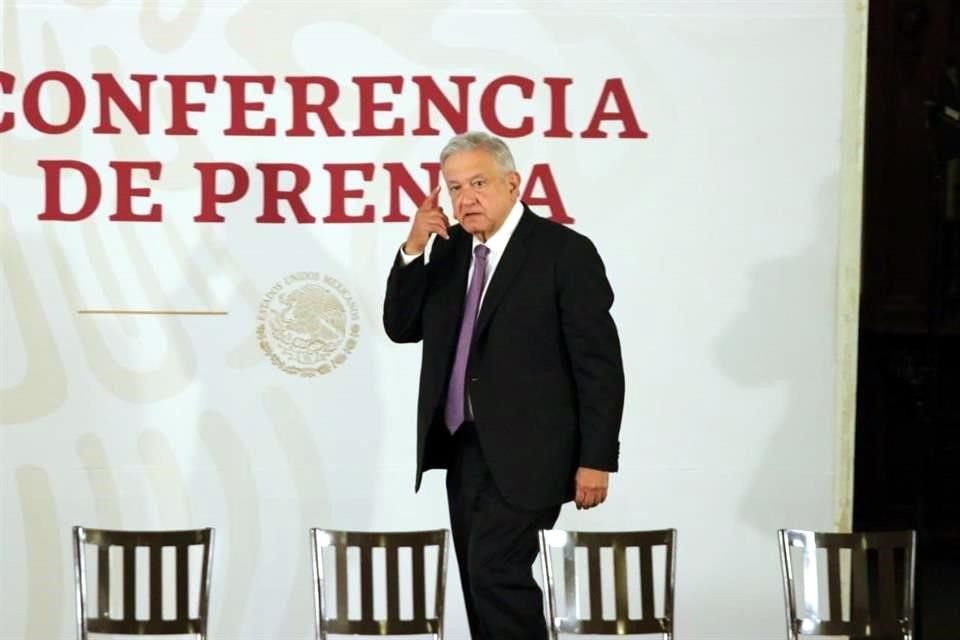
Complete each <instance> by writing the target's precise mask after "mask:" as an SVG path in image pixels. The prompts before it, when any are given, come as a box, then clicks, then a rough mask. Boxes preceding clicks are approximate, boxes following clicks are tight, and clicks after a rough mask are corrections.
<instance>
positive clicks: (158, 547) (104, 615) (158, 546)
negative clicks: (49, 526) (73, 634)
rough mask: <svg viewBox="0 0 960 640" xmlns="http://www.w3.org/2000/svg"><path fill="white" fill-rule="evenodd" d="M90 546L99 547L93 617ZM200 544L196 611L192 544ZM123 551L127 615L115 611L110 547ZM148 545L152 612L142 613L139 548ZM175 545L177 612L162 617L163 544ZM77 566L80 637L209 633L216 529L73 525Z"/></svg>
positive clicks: (124, 612)
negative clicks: (191, 587)
mask: <svg viewBox="0 0 960 640" xmlns="http://www.w3.org/2000/svg"><path fill="white" fill-rule="evenodd" d="M85 545H91V546H94V547H96V548H97V607H96V608H97V611H96V612H95V613H94V615H93V616H88V611H87V609H88V606H87V582H88V580H87V563H86V559H85V556H86V553H85ZM191 546H201V547H202V554H203V566H202V567H201V570H200V572H199V581H200V584H199V590H198V593H199V598H198V600H199V602H198V603H197V605H198V606H197V610H198V613H197V616H196V617H190V612H189V592H190V590H189V584H188V581H189V575H190V566H189V556H188V553H189V551H188V550H189V548H190V547H191ZM111 547H120V548H121V549H122V550H123V577H122V580H121V584H120V585H119V588H120V589H122V594H123V617H122V618H113V617H111V615H110V594H111V587H112V586H113V585H111V583H110V573H111V572H110V548H111ZM144 547H145V548H147V549H149V594H150V597H149V604H150V607H149V608H150V611H149V617H147V618H146V619H141V618H138V617H137V611H136V608H137V607H136V604H137V599H136V591H137V562H136V555H137V554H136V550H137V548H144ZM165 547H172V548H174V549H175V550H176V578H175V593H176V617H175V618H173V619H167V618H164V617H163V592H164V589H163V549H164V548H165ZM73 551H74V557H73V568H74V582H75V585H76V598H77V637H78V638H79V640H87V634H88V633H109V634H126V635H140V636H143V635H165V634H196V635H197V636H198V637H199V638H200V640H204V639H205V638H206V636H207V612H208V605H209V598H210V575H211V568H212V562H213V529H190V530H186V531H118V530H109V529H87V528H86V527H74V528H73Z"/></svg>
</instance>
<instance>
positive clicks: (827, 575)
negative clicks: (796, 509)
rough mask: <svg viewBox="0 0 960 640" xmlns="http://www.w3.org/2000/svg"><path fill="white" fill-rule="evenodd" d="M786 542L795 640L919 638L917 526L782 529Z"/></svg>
mask: <svg viewBox="0 0 960 640" xmlns="http://www.w3.org/2000/svg"><path fill="white" fill-rule="evenodd" d="M779 544H780V569H781V572H782V575H783V593H784V599H785V605H786V606H785V609H786V616H787V637H788V638H790V640H795V639H796V638H797V637H798V636H800V635H816V636H835V635H836V636H864V637H870V636H874V637H875V636H884V637H893V636H900V637H903V638H912V637H913V626H914V615H913V588H914V571H915V568H914V567H915V563H916V533H915V532H913V531H890V532H862V533H823V532H816V531H800V530H796V529H781V530H780V531H779ZM824 568H825V569H826V570H825V571H824ZM798 598H799V602H798ZM845 604H846V606H844V605H845Z"/></svg>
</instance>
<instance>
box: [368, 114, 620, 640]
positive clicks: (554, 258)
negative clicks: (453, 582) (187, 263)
mask: <svg viewBox="0 0 960 640" xmlns="http://www.w3.org/2000/svg"><path fill="white" fill-rule="evenodd" d="M440 164H441V170H442V172H443V177H444V181H445V182H446V184H447V188H448V190H449V193H450V198H451V201H452V202H453V207H454V211H453V215H454V217H455V218H456V220H457V221H458V222H459V224H458V225H450V224H449V223H448V219H447V216H446V214H445V213H444V211H443V210H442V209H441V208H440V207H439V206H438V204H437V195H438V192H439V186H438V187H437V188H436V189H434V190H433V192H432V193H431V194H430V197H428V198H427V200H426V201H424V203H423V204H422V205H421V206H420V208H419V210H418V211H417V213H416V216H415V217H414V220H413V224H412V226H411V229H410V233H409V236H408V237H407V240H406V242H405V243H404V244H403V246H402V247H401V249H400V251H399V252H398V254H397V257H396V260H395V262H394V265H393V268H392V269H391V271H390V276H389V279H388V281H387V292H386V299H385V301H384V310H383V323H384V328H385V329H386V332H387V335H389V336H390V338H391V339H392V340H394V341H395V342H418V341H420V340H423V357H422V362H421V370H420V397H419V404H418V409H417V479H416V488H417V489H419V487H420V480H421V477H422V474H423V472H424V471H425V470H427V469H437V468H445V469H447V497H448V502H449V510H450V522H451V529H452V532H453V540H454V546H455V548H456V554H457V562H458V565H459V568H460V576H461V583H462V587H463V593H464V598H465V600H466V606H467V615H468V618H469V623H470V631H471V635H472V637H473V638H474V640H480V639H483V640H509V639H514V638H515V639H517V640H538V639H541V638H546V626H545V624H544V617H543V607H542V593H541V592H540V590H539V588H538V587H537V585H536V583H535V582H534V580H533V576H532V571H531V565H532V563H533V561H534V559H535V558H536V555H537V551H538V542H537V531H538V530H539V529H549V528H551V527H553V525H554V523H555V522H556V520H557V516H558V515H559V513H560V506H561V504H563V503H564V502H566V501H569V500H571V499H572V500H575V502H576V504H577V507H578V508H591V507H594V506H596V505H598V504H600V503H601V502H603V501H604V499H605V498H606V495H607V485H608V473H609V472H611V471H616V470H617V462H618V460H617V459H618V453H619V443H618V440H617V438H618V433H619V430H620V419H621V414H622V411H623V395H624V380H623V365H622V362H621V356H620V342H619V339H618V337H617V330H616V327H615V326H614V323H613V320H612V318H611V317H610V313H609V310H610V306H611V305H612V304H613V292H612V291H611V289H610V285H609V283H608V282H607V277H606V274H605V272H604V267H603V262H602V261H601V259H600V256H599V255H598V254H597V251H596V249H595V248H594V246H593V244H592V243H591V242H590V241H589V240H588V239H587V238H586V237H584V236H582V235H580V234H578V233H576V232H575V231H573V230H572V229H569V228H567V227H564V226H562V225H559V224H555V223H553V222H550V221H548V220H546V219H544V218H541V217H539V216H537V215H535V214H534V213H533V212H531V211H530V209H528V208H527V207H526V205H524V204H523V203H522V202H520V200H519V195H520V175H519V174H518V173H517V171H516V169H515V168H514V162H513V157H512V155H511V154H510V151H509V149H508V148H507V146H506V145H505V144H504V143H503V141H502V140H500V139H499V138H495V137H493V136H490V135H487V134H485V133H468V134H464V135H460V136H457V137H455V138H453V139H452V140H451V141H450V142H449V143H448V144H447V146H446V147H445V148H444V150H443V151H442V153H441V155H440ZM433 234H436V236H437V237H436V239H435V240H434V243H433V246H432V250H431V251H430V253H429V255H425V252H426V249H427V244H428V240H429V238H430V236H431V235H433Z"/></svg>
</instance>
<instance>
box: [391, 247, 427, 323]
mask: <svg viewBox="0 0 960 640" xmlns="http://www.w3.org/2000/svg"><path fill="white" fill-rule="evenodd" d="M426 291H427V266H426V264H425V262H424V257H423V255H422V254H421V255H420V256H419V257H417V258H416V259H415V260H414V261H413V262H411V263H409V264H404V262H403V259H402V258H401V257H400V252H399V251H398V252H397V256H396V259H395V260H394V261H393V268H391V269H390V275H389V276H388V278H387V293H386V296H385V297H384V301H383V328H384V330H385V331H386V332H387V335H388V336H389V337H390V339H391V340H393V341H394V342H419V341H420V340H421V339H422V338H423V325H422V321H423V301H424V298H425V296H426Z"/></svg>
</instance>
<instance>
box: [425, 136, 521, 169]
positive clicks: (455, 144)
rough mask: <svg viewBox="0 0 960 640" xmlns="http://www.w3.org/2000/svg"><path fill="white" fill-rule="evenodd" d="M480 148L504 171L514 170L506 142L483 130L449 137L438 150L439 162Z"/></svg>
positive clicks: (511, 156) (514, 166)
mask: <svg viewBox="0 0 960 640" xmlns="http://www.w3.org/2000/svg"><path fill="white" fill-rule="evenodd" d="M477 149H482V150H483V151H486V152H488V153H489V154H490V155H492V156H493V159H494V161H496V163H497V166H498V167H500V169H501V170H502V171H503V172H504V173H509V172H511V171H516V170H517V167H516V165H515V164H514V162H513V154H512V153H510V149H509V147H507V143H506V142H504V141H503V140H501V139H500V138H498V137H496V136H492V135H490V134H489V133H484V132H483V131H468V132H467V133H461V134H460V135H458V136H454V137H452V138H450V142H448V143H447V145H446V146H445V147H444V148H443V151H441V152H440V164H441V166H442V165H443V163H444V162H446V161H447V158H449V157H450V156H452V155H454V154H457V153H462V152H464V151H476V150H477Z"/></svg>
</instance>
